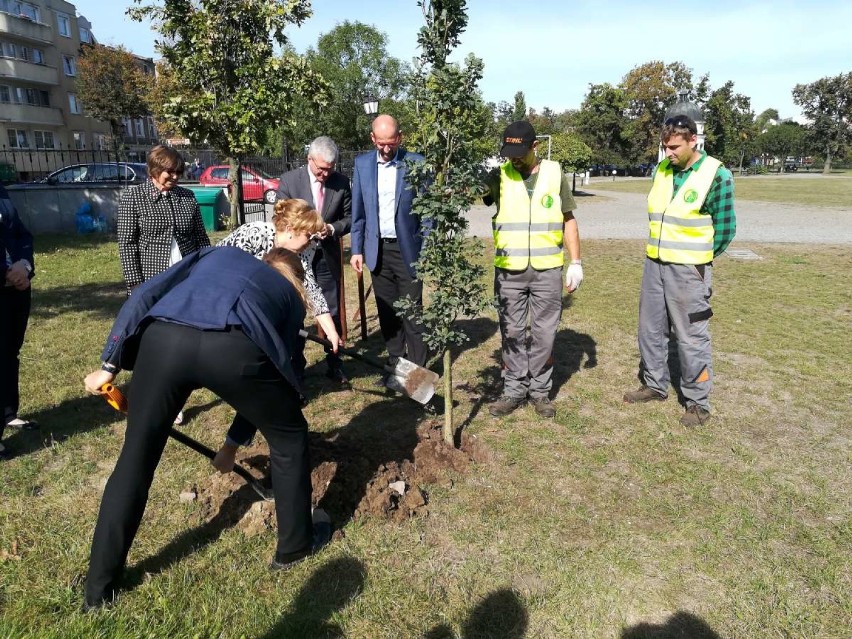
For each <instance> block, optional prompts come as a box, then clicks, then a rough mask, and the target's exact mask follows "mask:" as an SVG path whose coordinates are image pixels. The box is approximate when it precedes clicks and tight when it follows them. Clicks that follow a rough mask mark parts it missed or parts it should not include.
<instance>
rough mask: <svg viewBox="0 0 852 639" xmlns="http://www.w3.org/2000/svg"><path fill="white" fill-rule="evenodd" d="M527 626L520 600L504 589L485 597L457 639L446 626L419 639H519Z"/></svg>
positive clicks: (463, 626) (514, 594) (435, 629)
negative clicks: (485, 638)
mask: <svg viewBox="0 0 852 639" xmlns="http://www.w3.org/2000/svg"><path fill="white" fill-rule="evenodd" d="M528 625H529V615H528V614H527V610H526V608H525V607H524V604H523V602H522V601H521V599H520V597H518V595H517V594H516V593H515V592H514V591H512V590H510V589H508V588H504V589H501V590H495V591H494V592H492V593H489V594H488V595H487V596H486V597H485V598H484V599H483V600H482V601H480V602H479V603H478V604H477V605H476V607H475V608H474V609H473V610H471V612H470V615H468V618H467V619H466V620H465V622H464V624H463V625H462V629H461V634H460V635H456V634H455V633H454V632H453V629H452V628H451V627H450V626H448V625H446V624H441V625H440V626H436V627H434V628H432V629H431V630H429V631H428V632H427V633H426V634H425V635H423V639H456V637H459V639H479V638H480V637H489V639H522V637H524V636H526V634H527V626H528Z"/></svg>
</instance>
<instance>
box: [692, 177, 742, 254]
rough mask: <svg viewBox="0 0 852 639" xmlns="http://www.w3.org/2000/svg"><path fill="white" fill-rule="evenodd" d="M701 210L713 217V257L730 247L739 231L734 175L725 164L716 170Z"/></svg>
mask: <svg viewBox="0 0 852 639" xmlns="http://www.w3.org/2000/svg"><path fill="white" fill-rule="evenodd" d="M701 211H702V212H703V213H707V214H709V215H710V217H711V218H713V257H716V256H718V255H720V254H721V253H723V252H724V251H725V249H726V248H728V245H729V244H730V243H731V240H733V239H734V235H736V233H737V217H736V214H735V213H734V176H733V175H731V172H730V171H729V170H728V169H726V168H725V167H724V166H720V167H719V169H718V170H717V171H716V177H715V178H714V179H713V185H712V186H711V187H710V192H709V193H708V194H707V199H705V200H704V206H702V207H701Z"/></svg>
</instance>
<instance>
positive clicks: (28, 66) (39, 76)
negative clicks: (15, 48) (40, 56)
mask: <svg viewBox="0 0 852 639" xmlns="http://www.w3.org/2000/svg"><path fill="white" fill-rule="evenodd" d="M0 78H14V79H15V80H21V81H23V82H31V83H33V84H49V85H51V86H57V85H58V84H59V75H58V74H57V72H56V68H55V67H48V66H45V65H43V64H35V63H33V62H27V61H25V60H14V59H12V58H0Z"/></svg>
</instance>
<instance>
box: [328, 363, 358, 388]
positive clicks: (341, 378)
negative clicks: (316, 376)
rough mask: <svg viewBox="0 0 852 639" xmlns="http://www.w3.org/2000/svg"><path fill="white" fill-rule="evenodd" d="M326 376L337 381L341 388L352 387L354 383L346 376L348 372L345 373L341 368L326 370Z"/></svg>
mask: <svg viewBox="0 0 852 639" xmlns="http://www.w3.org/2000/svg"><path fill="white" fill-rule="evenodd" d="M325 376H326V377H328V378H329V379H330V380H332V381H334V382H336V383H337V384H338V386H340V387H341V388H352V384H350V383H349V378H348V377H346V373H344V372H343V370H342V369H340V368H334V369H329V370H327V371H326V372H325Z"/></svg>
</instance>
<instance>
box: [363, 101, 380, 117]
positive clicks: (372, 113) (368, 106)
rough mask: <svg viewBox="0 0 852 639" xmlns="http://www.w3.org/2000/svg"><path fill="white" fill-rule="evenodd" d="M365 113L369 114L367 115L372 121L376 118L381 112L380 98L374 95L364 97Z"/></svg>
mask: <svg viewBox="0 0 852 639" xmlns="http://www.w3.org/2000/svg"><path fill="white" fill-rule="evenodd" d="M364 113H366V114H367V117H368V118H370V121H371V122H372V121H373V120H375V119H376V115H378V113H379V99H378V98H376V97H373V96H372V95H367V96H365V97H364Z"/></svg>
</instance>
